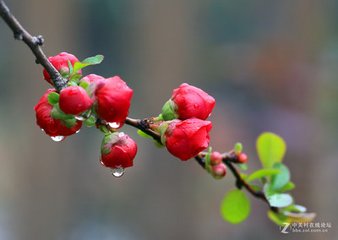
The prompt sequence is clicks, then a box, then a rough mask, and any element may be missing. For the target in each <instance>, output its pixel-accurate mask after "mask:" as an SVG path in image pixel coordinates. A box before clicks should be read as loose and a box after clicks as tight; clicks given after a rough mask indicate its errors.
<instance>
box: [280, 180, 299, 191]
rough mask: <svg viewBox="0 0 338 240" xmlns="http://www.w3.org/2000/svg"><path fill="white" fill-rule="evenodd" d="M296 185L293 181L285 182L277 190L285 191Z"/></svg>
mask: <svg viewBox="0 0 338 240" xmlns="http://www.w3.org/2000/svg"><path fill="white" fill-rule="evenodd" d="M295 187H296V185H295V184H294V183H293V182H291V181H290V182H288V183H287V184H285V185H284V186H283V187H282V188H281V189H279V190H278V191H279V192H287V191H290V190H292V189H294V188H295Z"/></svg>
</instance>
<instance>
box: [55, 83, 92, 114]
mask: <svg viewBox="0 0 338 240" xmlns="http://www.w3.org/2000/svg"><path fill="white" fill-rule="evenodd" d="M92 104H93V101H92V100H91V99H90V97H89V96H88V94H87V92H86V90H84V89H83V88H82V87H79V86H70V87H67V88H64V89H62V90H61V92H60V98H59V105H60V109H61V110H62V111H63V112H64V113H66V114H73V115H79V114H81V113H83V112H85V111H87V110H88V109H89V108H90V107H91V106H92Z"/></svg>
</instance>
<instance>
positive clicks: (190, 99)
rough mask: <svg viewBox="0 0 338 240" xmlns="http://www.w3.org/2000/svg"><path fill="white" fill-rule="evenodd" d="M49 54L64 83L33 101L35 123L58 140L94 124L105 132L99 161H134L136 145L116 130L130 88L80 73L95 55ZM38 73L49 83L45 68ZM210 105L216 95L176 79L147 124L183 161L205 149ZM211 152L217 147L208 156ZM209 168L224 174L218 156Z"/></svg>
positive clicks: (125, 163)
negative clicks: (167, 98)
mask: <svg viewBox="0 0 338 240" xmlns="http://www.w3.org/2000/svg"><path fill="white" fill-rule="evenodd" d="M98 56H99V55H98ZM48 59H49V61H50V62H51V64H52V65H53V66H54V67H55V68H56V69H57V70H58V71H59V72H60V73H61V75H62V77H63V78H65V79H66V80H67V86H66V87H64V88H63V89H62V90H61V91H60V92H59V93H57V92H56V90H55V89H48V90H47V92H46V93H45V94H44V95H43V96H42V98H41V99H40V101H39V102H38V104H37V105H36V106H35V111H36V118H37V124H38V125H39V126H40V127H41V129H43V130H44V131H45V133H46V134H48V135H49V136H51V137H53V138H54V139H55V138H57V140H62V139H64V138H65V137H67V136H69V135H72V134H74V133H77V132H78V131H79V130H80V128H81V127H82V125H83V123H84V124H85V125H87V126H94V125H96V126H97V127H98V128H99V129H100V130H101V131H102V132H104V133H105V136H104V139H103V141H102V145H101V163H102V164H103V165H104V166H106V167H109V168H115V169H116V168H127V167H131V166H133V159H134V157H135V155H136V152H137V145H136V143H135V141H134V140H133V139H132V138H130V137H129V136H128V135H126V134H124V133H123V132H119V131H118V130H119V129H120V128H121V127H122V126H123V124H124V123H125V120H126V118H127V116H128V111H129V107H130V102H131V99H132V96H133V90H132V89H131V88H130V87H128V85H127V84H126V82H125V81H123V80H122V79H121V78H120V77H119V76H114V77H110V78H104V77H102V76H99V75H96V74H89V75H87V76H82V70H81V69H82V68H83V67H86V66H88V65H92V64H97V62H98V60H97V59H95V58H88V59H85V60H84V61H83V62H80V61H79V60H78V59H77V58H76V57H75V56H74V55H72V54H69V53H66V52H62V53H60V54H58V55H56V56H53V57H49V58H48ZM43 75H44V78H45V80H46V81H47V82H48V83H50V84H51V85H53V81H52V80H51V78H50V76H49V74H48V73H47V72H46V70H44V71H43ZM214 106H215V99H214V98H213V97H211V96H210V95H208V94H207V93H206V92H204V91H203V90H201V89H199V88H197V87H194V86H191V85H189V84H186V83H184V84H181V85H180V86H179V87H178V88H176V89H174V90H173V93H172V96H171V98H170V100H168V101H167V102H166V103H165V104H164V106H163V108H162V112H161V114H160V115H159V116H158V117H156V118H153V121H152V124H150V129H151V130H153V131H155V132H157V133H158V135H160V136H161V143H162V144H163V145H164V146H166V148H167V149H168V151H169V152H170V153H171V154H172V155H174V156H175V157H177V158H179V159H181V160H182V161H186V160H188V159H191V158H193V157H195V156H196V155H198V154H199V153H200V152H201V151H203V150H205V149H207V148H208V146H209V140H210V137H209V132H210V130H211V128H212V123H211V122H210V121H207V120H206V119H207V118H208V117H209V116H210V114H211V112H212V110H213V108H214ZM98 122H99V124H98ZM102 123H104V124H102ZM107 126H109V127H107ZM215 155H217V153H216V152H215V153H213V155H212V156H213V157H212V159H213V158H214V156H215ZM211 173H212V175H213V176H215V177H221V176H224V175H225V165H224V164H223V163H222V160H220V162H219V163H218V164H213V167H212V171H211Z"/></svg>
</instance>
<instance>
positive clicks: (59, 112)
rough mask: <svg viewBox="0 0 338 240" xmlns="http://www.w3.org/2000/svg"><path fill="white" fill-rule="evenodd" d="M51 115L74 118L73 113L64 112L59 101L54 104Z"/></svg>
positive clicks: (61, 118) (64, 118) (56, 117)
mask: <svg viewBox="0 0 338 240" xmlns="http://www.w3.org/2000/svg"><path fill="white" fill-rule="evenodd" d="M51 117H52V118H54V119H60V120H68V119H72V118H74V116H73V115H70V114H66V113H64V112H62V110H61V109H60V107H59V104H58V103H57V104H55V105H54V106H53V109H52V111H51Z"/></svg>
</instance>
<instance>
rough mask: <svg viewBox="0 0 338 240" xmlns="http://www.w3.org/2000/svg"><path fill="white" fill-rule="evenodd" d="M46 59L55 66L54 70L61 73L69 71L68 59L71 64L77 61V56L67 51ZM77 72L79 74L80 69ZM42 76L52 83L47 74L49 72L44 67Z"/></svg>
mask: <svg viewBox="0 0 338 240" xmlns="http://www.w3.org/2000/svg"><path fill="white" fill-rule="evenodd" d="M48 60H49V61H50V63H51V64H52V65H53V66H54V67H55V68H56V70H58V71H59V72H60V74H61V75H63V74H67V73H69V66H68V61H70V63H71V64H72V65H73V66H74V63H75V62H78V61H79V59H77V57H75V56H74V55H73V54H70V53H67V52H62V53H59V54H58V55H56V56H52V57H49V58H48ZM78 73H79V74H81V73H82V71H81V70H79V71H78ZM43 76H44V78H45V80H46V81H47V82H49V83H50V84H51V85H53V82H52V80H51V78H50V76H49V73H48V72H47V71H46V69H43Z"/></svg>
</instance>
